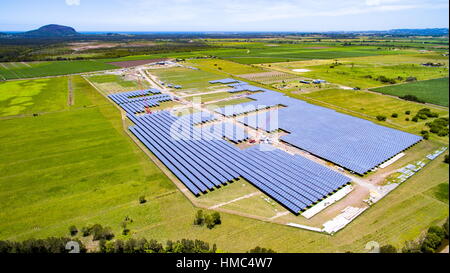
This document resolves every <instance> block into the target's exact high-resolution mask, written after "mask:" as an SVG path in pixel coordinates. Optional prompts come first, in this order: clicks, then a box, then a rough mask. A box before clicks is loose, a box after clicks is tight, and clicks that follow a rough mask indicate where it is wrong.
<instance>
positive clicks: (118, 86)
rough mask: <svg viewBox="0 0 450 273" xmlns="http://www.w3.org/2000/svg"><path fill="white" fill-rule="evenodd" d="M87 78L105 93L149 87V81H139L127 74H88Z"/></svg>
mask: <svg viewBox="0 0 450 273" xmlns="http://www.w3.org/2000/svg"><path fill="white" fill-rule="evenodd" d="M87 79H88V80H89V81H90V82H92V84H94V85H95V87H97V88H98V89H100V90H101V91H102V92H103V93H105V94H111V93H118V92H127V91H133V90H142V89H146V88H149V84H148V82H147V81H145V80H140V81H138V80H136V78H130V76H127V75H112V74H98V75H93V76H87Z"/></svg>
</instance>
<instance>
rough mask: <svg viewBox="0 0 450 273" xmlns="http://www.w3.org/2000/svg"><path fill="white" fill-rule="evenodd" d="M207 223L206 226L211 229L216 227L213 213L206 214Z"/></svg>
mask: <svg viewBox="0 0 450 273" xmlns="http://www.w3.org/2000/svg"><path fill="white" fill-rule="evenodd" d="M205 224H206V227H207V228H209V229H212V228H213V227H214V222H213V219H212V217H211V215H209V214H207V215H206V216H205Z"/></svg>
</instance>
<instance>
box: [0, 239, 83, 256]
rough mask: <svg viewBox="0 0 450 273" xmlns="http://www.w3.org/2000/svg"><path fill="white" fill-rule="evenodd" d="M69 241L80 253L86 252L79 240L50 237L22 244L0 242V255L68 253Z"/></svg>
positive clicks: (29, 240) (26, 241) (30, 240)
mask: <svg viewBox="0 0 450 273" xmlns="http://www.w3.org/2000/svg"><path fill="white" fill-rule="evenodd" d="M69 241H75V242H77V243H78V245H79V247H80V249H79V250H80V252H81V253H85V252H86V247H85V246H84V245H83V243H82V242H81V241H80V240H76V239H72V238H63V237H61V238H56V237H50V238H46V239H28V240H25V241H22V242H12V241H0V253H26V254H36V253H68V252H69V251H70V250H71V249H66V245H67V243H68V242H69Z"/></svg>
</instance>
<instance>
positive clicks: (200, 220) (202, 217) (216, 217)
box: [194, 210, 222, 229]
mask: <svg viewBox="0 0 450 273" xmlns="http://www.w3.org/2000/svg"><path fill="white" fill-rule="evenodd" d="M221 223H222V220H221V219H220V213H218V212H217V211H215V212H213V213H211V214H205V213H203V210H198V211H197V213H196V214H195V219H194V225H198V226H203V225H206V226H207V227H208V228H209V229H212V228H213V227H214V226H216V225H220V224H221Z"/></svg>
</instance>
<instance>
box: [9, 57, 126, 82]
mask: <svg viewBox="0 0 450 273" xmlns="http://www.w3.org/2000/svg"><path fill="white" fill-rule="evenodd" d="M116 68H117V67H115V66H113V65H110V64H106V63H103V62H101V61H96V60H82V61H51V62H20V63H19V62H16V63H0V80H10V79H22V78H37V77H46V76H59V75H67V74H76V73H83V72H91V71H98V70H107V69H116Z"/></svg>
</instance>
